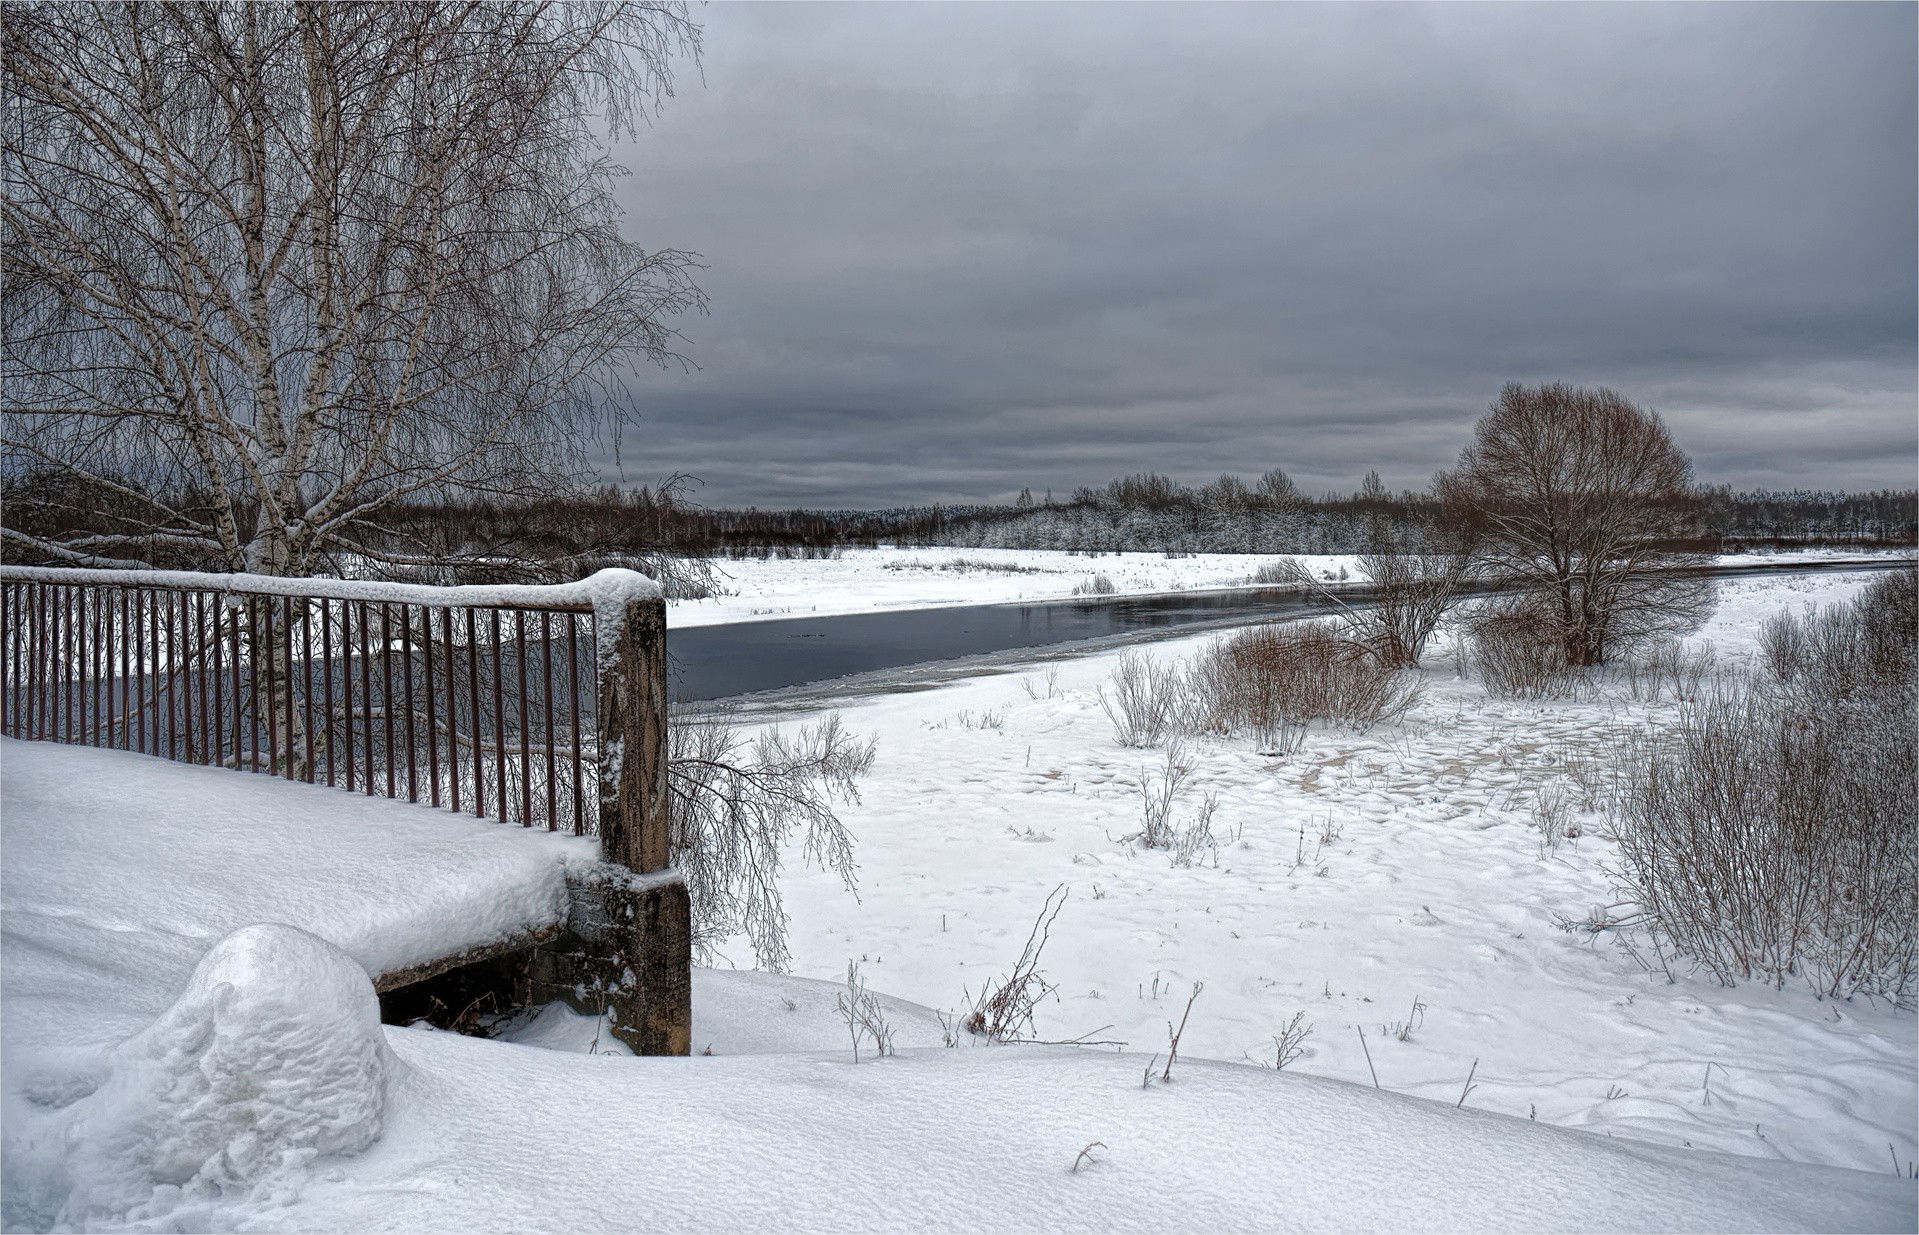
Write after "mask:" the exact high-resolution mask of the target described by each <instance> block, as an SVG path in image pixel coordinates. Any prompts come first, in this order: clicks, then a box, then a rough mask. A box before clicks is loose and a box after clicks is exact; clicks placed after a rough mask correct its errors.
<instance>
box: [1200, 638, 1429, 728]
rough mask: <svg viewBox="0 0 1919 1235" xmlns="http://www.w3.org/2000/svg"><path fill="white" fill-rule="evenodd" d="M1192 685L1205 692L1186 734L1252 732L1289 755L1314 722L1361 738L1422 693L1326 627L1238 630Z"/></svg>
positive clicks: (1203, 663) (1412, 680) (1212, 652)
mask: <svg viewBox="0 0 1919 1235" xmlns="http://www.w3.org/2000/svg"><path fill="white" fill-rule="evenodd" d="M1189 679H1190V680H1193V681H1196V682H1199V683H1201V684H1202V685H1203V687H1204V689H1203V690H1202V691H1201V692H1199V695H1198V698H1197V700H1196V702H1197V704H1198V706H1196V707H1195V708H1194V709H1192V712H1193V714H1192V715H1190V716H1189V717H1188V720H1187V723H1188V725H1189V727H1191V728H1195V729H1204V728H1205V727H1208V726H1211V727H1214V728H1217V729H1222V730H1225V731H1228V732H1234V731H1239V730H1250V731H1251V732H1252V733H1253V734H1254V735H1255V736H1256V737H1258V738H1259V740H1260V741H1261V743H1262V745H1277V746H1280V747H1282V748H1284V749H1289V750H1290V749H1296V748H1297V746H1298V739H1299V736H1300V735H1302V734H1303V732H1304V729H1305V726H1306V725H1307V724H1309V723H1310V722H1312V721H1314V720H1323V721H1328V722H1330V723H1332V724H1335V725H1339V726H1341V727H1343V728H1347V729H1351V730H1353V731H1355V732H1361V733H1363V732H1365V731H1366V730H1368V729H1370V728H1372V727H1373V726H1374V725H1377V724H1380V723H1382V722H1385V721H1390V720H1396V719H1398V718H1399V717H1400V716H1403V715H1404V714H1405V713H1406V710H1407V709H1408V708H1410V707H1411V706H1412V705H1413V704H1414V703H1415V702H1416V701H1417V700H1418V698H1419V694H1420V690H1421V685H1420V682H1419V680H1418V679H1417V678H1416V677H1413V676H1412V675H1409V674H1404V673H1401V672H1399V671H1398V670H1396V669H1395V668H1393V667H1392V666H1391V665H1388V664H1387V663H1386V662H1384V661H1383V660H1381V659H1380V658H1379V657H1378V656H1377V655H1375V654H1374V653H1373V652H1372V650H1371V649H1370V648H1367V647H1365V646H1363V645H1360V644H1356V643H1354V642H1353V641H1352V640H1350V639H1347V638H1345V637H1343V636H1342V634H1341V632H1340V631H1339V629H1338V628H1337V627H1336V626H1334V625H1333V624H1331V623H1328V622H1292V623H1283V624H1279V623H1276V624H1272V625H1266V626H1255V627H1252V628H1250V629H1248V630H1244V631H1241V632H1239V633H1238V634H1236V635H1233V636H1231V637H1229V638H1226V639H1223V640H1221V641H1219V642H1218V643H1215V644H1213V645H1212V647H1210V648H1208V649H1207V650H1206V651H1204V652H1202V653H1201V654H1200V656H1199V657H1198V658H1197V661H1196V664H1195V669H1194V671H1193V672H1192V673H1191V674H1189Z"/></svg>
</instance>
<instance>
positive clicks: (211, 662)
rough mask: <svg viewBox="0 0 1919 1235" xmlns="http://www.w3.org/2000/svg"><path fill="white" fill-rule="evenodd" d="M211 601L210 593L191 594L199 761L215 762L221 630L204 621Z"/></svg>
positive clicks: (218, 750) (218, 737)
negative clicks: (197, 678) (197, 664)
mask: <svg viewBox="0 0 1919 1235" xmlns="http://www.w3.org/2000/svg"><path fill="white" fill-rule="evenodd" d="M211 602H213V596H211V594H209V593H194V642H196V644H198V646H200V761H201V763H219V754H221V633H219V627H211V623H209V621H207V610H209V608H211ZM209 627H211V629H209Z"/></svg>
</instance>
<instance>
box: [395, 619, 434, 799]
mask: <svg viewBox="0 0 1919 1235" xmlns="http://www.w3.org/2000/svg"><path fill="white" fill-rule="evenodd" d="M422 612H424V610H423V611H422ZM400 629H401V631H402V632H404V634H403V636H402V639H403V642H402V643H401V644H400V655H401V656H404V657H405V658H406V664H405V667H404V668H403V669H401V673H403V674H405V676H406V800H407V801H409V802H417V801H419V800H420V788H419V781H418V776H419V772H418V768H419V762H418V760H417V756H416V752H415V750H414V746H413V614H412V611H411V610H410V609H409V608H408V607H407V606H406V605H404V604H403V605H401V606H400ZM428 698H432V696H431V695H430V694H429V695H428Z"/></svg>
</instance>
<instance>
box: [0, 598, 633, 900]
mask: <svg viewBox="0 0 1919 1235" xmlns="http://www.w3.org/2000/svg"><path fill="white" fill-rule="evenodd" d="M659 595H660V592H659V588H658V586H657V585H656V584H655V583H654V582H653V581H652V580H651V579H648V578H646V577H645V576H644V575H640V574H637V573H635V572H633V571H626V570H604V571H600V572H599V573H597V574H595V575H593V576H591V577H590V578H587V579H585V580H582V581H580V582H578V583H569V584H561V585H557V586H551V587H536V586H511V585H509V586H478V587H424V586H415V585H411V584H395V583H371V582H354V581H348V580H338V579H284V578H277V577H272V576H265V575H245V574H196V573H188V572H174V571H134V570H75V569H64V568H46V567H24V566H0V625H4V630H5V637H4V645H3V646H0V732H4V733H6V734H7V735H9V736H12V737H19V738H28V739H36V740H47V741H57V742H69V743H81V744H86V745H93V746H102V747H111V748H116V749H121V750H131V751H139V752H142V753H145V754H149V755H158V756H160V757H162V758H167V759H174V760H179V761H181V762H186V763H200V764H210V765H216V766H222V767H229V768H237V769H241V770H245V771H251V772H259V773H264V774H268V775H273V776H281V777H284V778H286V779H288V780H297V781H305V782H307V783H310V784H318V785H332V786H335V787H337V788H341V789H345V790H348V791H350V792H355V793H364V794H367V795H370V796H383V797H389V798H398V799H404V800H406V801H409V802H426V803H429V804H431V805H433V806H438V807H444V808H446V809H448V810H452V811H455V812H465V813H471V814H474V815H478V816H482V817H486V816H492V817H495V818H498V819H499V820H501V821H502V822H512V823H519V824H521V825H523V826H526V827H536V826H539V827H545V828H546V829H548V830H550V831H559V830H567V831H571V832H573V833H574V834H575V835H587V834H605V835H603V840H608V841H610V840H612V839H613V837H612V835H610V834H611V833H614V832H616V831H617V832H628V831H633V832H636V836H637V832H638V831H645V832H647V833H651V832H653V831H658V832H660V834H661V837H660V840H659V841H657V842H656V841H654V840H653V838H652V837H651V836H650V835H649V836H648V837H647V838H646V843H645V844H644V845H643V846H642V847H643V848H644V849H645V850H647V851H648V852H647V854H646V856H647V858H649V859H653V857H654V855H653V854H652V853H651V851H652V850H654V849H660V850H661V851H662V852H661V853H660V854H659V855H658V857H657V866H663V865H664V852H663V848H664V846H663V839H664V824H663V818H664V816H663V814H662V815H661V821H660V822H659V823H658V824H657V826H655V825H651V824H649V825H648V826H647V827H645V828H643V829H639V828H636V827H635V826H634V825H632V824H625V823H620V822H618V821H616V820H615V819H612V818H609V820H608V826H607V827H606V828H602V826H601V818H602V815H603V814H606V815H609V816H613V815H617V814H618V813H619V811H620V810H621V809H623V807H622V801H623V799H622V796H621V789H620V786H619V785H618V784H617V783H616V782H619V781H621V780H622V775H621V769H620V767H619V764H620V755H621V753H622V752H623V750H624V748H625V746H626V744H627V738H628V736H629V733H628V728H627V727H628V726H631V725H633V724H635V723H636V721H635V720H634V718H633V717H631V716H625V715H624V714H626V713H630V712H633V711H635V710H638V711H641V712H644V713H646V714H647V715H648V717H649V718H651V713H652V712H653V711H654V710H655V708H656V706H657V708H658V709H659V710H660V711H662V712H663V708H664V695H665V684H664V651H663V646H662V647H655V648H652V649H651V654H642V655H639V656H638V658H637V659H636V658H635V655H634V654H633V653H631V652H630V651H629V650H628V646H627V645H628V643H629V642H631V639H630V635H631V628H632V626H633V624H634V617H633V615H634V614H635V613H647V612H651V611H660V614H659V616H657V617H655V618H652V619H650V625H648V629H647V631H646V632H645V637H646V639H647V640H650V641H651V642H652V643H662V642H663V638H664V617H663V606H661V605H660V602H659V600H658V598H659ZM635 602H641V604H640V605H639V606H638V608H636V607H635ZM635 672H638V673H639V674H641V675H642V676H643V677H647V678H650V677H652V676H655V675H656V674H657V676H658V677H659V678H660V679H661V680H660V681H659V682H657V683H654V682H635V681H634V680H633V675H634V673H635ZM634 685H638V686H641V687H643V689H642V690H640V692H639V695H638V697H639V698H640V699H641V701H642V704H643V706H641V707H640V708H638V709H635V708H633V707H631V706H621V704H620V702H619V700H623V699H625V698H627V697H628V694H627V692H629V691H630V690H631V689H632V687H633V686H634ZM609 691H611V692H612V696H611V697H612V698H613V702H612V703H611V705H610V706H602V704H603V702H604V701H606V700H608V699H609V698H610V696H609V694H608V692H609ZM602 720H604V721H606V722H607V726H608V727H609V728H611V729H612V731H611V732H606V733H603V732H602V725H601V722H602ZM663 725H664V721H663V719H659V720H658V728H659V729H660V731H661V732H663ZM654 744H655V743H653V742H649V743H648V745H649V747H650V746H652V745H654ZM648 753H649V754H651V753H653V752H652V751H651V750H649V752H648ZM603 758H604V760H605V762H606V765H607V766H606V767H605V768H604V769H602V766H601V765H602V759H603ZM647 770H648V771H651V769H650V768H649V769H647ZM602 772H603V773H604V774H602ZM628 789H629V790H630V789H631V786H628ZM657 793H658V790H656V789H655V790H652V791H651V792H649V793H647V794H645V795H644V796H645V797H647V798H649V799H650V798H652V797H654V796H655V795H657ZM627 796H629V797H630V796H632V794H631V793H630V792H629V793H628V794H627ZM633 844H635V845H640V844H641V842H640V841H639V840H638V839H637V838H636V839H635V840H634V842H633ZM634 852H635V854H637V853H638V852H639V851H638V849H636V850H635V851H634ZM609 856H615V857H616V858H618V857H620V855H614V854H611V853H609ZM657 866H644V867H643V866H638V865H636V866H635V869H657Z"/></svg>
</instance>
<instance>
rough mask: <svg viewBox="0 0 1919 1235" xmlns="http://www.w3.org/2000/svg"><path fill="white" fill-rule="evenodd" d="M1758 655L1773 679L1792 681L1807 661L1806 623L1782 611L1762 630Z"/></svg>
mask: <svg viewBox="0 0 1919 1235" xmlns="http://www.w3.org/2000/svg"><path fill="white" fill-rule="evenodd" d="M1759 654H1760V657H1761V659H1762V660H1763V661H1764V662H1765V666H1766V669H1767V671H1768V672H1769V673H1771V674H1772V676H1773V677H1775V678H1777V679H1779V680H1780V681H1781V682H1790V681H1792V678H1793V675H1794V674H1795V673H1798V672H1799V666H1800V665H1802V664H1804V663H1805V660H1806V626H1805V623H1803V622H1801V621H1799V620H1798V619H1797V618H1796V617H1794V616H1793V615H1792V614H1790V613H1787V612H1783V611H1782V612H1779V613H1775V614H1773V615H1772V616H1771V617H1769V618H1767V619H1766V620H1765V622H1764V623H1762V624H1761V625H1760V627H1759Z"/></svg>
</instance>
